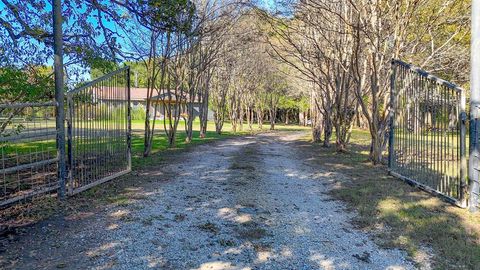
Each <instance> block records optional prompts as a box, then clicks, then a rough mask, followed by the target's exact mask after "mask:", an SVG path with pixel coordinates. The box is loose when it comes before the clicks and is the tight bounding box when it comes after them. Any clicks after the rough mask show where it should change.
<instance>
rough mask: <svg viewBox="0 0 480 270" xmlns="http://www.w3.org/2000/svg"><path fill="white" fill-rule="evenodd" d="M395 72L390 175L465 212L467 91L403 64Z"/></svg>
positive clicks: (396, 65) (394, 62)
mask: <svg viewBox="0 0 480 270" xmlns="http://www.w3.org/2000/svg"><path fill="white" fill-rule="evenodd" d="M392 68H393V70H392V78H391V86H392V87H391V91H392V92H391V105H392V118H391V123H390V143H389V171H390V173H391V174H392V175H394V176H396V177H399V178H401V179H403V180H406V181H408V182H410V183H411V184H414V185H417V186H419V187H420V188H422V189H425V190H427V191H429V192H432V193H435V194H438V195H441V196H443V197H444V198H445V199H447V200H448V201H450V202H451V203H454V204H457V205H459V206H462V207H464V206H465V205H466V187H467V175H468V171H467V148H466V145H467V144H466V139H467V138H466V113H465V92H464V90H463V89H461V88H459V87H458V86H456V85H454V84H452V83H449V82H447V81H444V80H442V79H439V78H437V77H435V76H432V75H430V74H429V73H427V72H425V71H423V70H421V69H419V68H416V67H414V66H412V65H409V64H407V63H404V62H402V61H398V60H394V61H393V63H392Z"/></svg>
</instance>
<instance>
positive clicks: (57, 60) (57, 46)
mask: <svg viewBox="0 0 480 270" xmlns="http://www.w3.org/2000/svg"><path fill="white" fill-rule="evenodd" d="M53 33H54V46H53V50H54V55H55V56H54V67H55V70H54V72H55V101H56V103H57V107H56V117H55V120H56V121H55V126H56V129H57V138H56V144H57V158H58V182H59V189H58V196H59V197H60V198H64V197H65V178H66V162H65V108H64V98H65V96H64V82H63V34H62V1H61V0H54V1H53Z"/></svg>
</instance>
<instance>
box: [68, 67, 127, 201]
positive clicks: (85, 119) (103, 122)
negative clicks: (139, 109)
mask: <svg viewBox="0 0 480 270" xmlns="http://www.w3.org/2000/svg"><path fill="white" fill-rule="evenodd" d="M129 73H130V71H129V68H128V67H126V68H123V69H120V70H117V71H115V72H113V73H110V74H108V75H105V76H103V77H101V78H99V79H97V80H95V81H92V82H90V83H88V84H86V85H84V86H82V87H80V88H77V89H75V90H73V91H70V92H68V93H67V104H68V110H67V136H68V148H67V151H68V164H69V165H68V167H69V168H68V170H69V181H68V192H69V193H70V194H75V193H78V192H81V191H83V190H85V189H88V188H91V187H93V186H95V185H98V184H100V183H103V182H106V181H109V180H111V179H113V178H116V177H118V176H120V175H123V174H125V173H128V172H129V171H130V170H131V161H130V158H131V153H130V152H131V149H130V148H131V147H130V138H131V135H130V133H131V132H130V129H131V128H130V87H129V85H130V74H129Z"/></svg>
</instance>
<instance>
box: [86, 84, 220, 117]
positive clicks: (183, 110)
mask: <svg viewBox="0 0 480 270" xmlns="http://www.w3.org/2000/svg"><path fill="white" fill-rule="evenodd" d="M106 90H107V89H106V88H105V89H102V88H96V89H94V91H93V95H94V99H95V100H97V101H99V102H102V101H103V102H105V101H109V102H112V101H120V100H125V97H121V95H110V94H109V91H110V92H111V91H112V90H111V88H109V91H106ZM163 92H164V93H162V94H160V95H155V93H154V94H153V96H152V98H151V102H150V119H153V118H154V115H155V113H156V117H155V119H158V120H161V119H164V118H165V115H164V112H165V113H166V111H167V109H168V107H167V106H166V105H167V104H170V105H174V106H170V108H171V109H172V110H173V111H172V112H171V113H172V114H175V113H177V111H178V113H179V114H180V115H183V116H187V104H188V102H189V100H190V98H189V96H188V94H187V93H184V92H182V93H177V94H175V93H174V91H171V92H170V96H169V95H168V93H166V91H163ZM147 97H148V89H147V88H141V87H131V88H130V103H131V104H132V108H134V109H135V108H137V109H138V108H143V109H144V110H145V108H146V106H147ZM193 107H194V117H195V118H196V117H197V116H199V115H200V102H199V101H198V97H196V98H195V101H194V102H193ZM208 120H213V111H211V110H210V109H208Z"/></svg>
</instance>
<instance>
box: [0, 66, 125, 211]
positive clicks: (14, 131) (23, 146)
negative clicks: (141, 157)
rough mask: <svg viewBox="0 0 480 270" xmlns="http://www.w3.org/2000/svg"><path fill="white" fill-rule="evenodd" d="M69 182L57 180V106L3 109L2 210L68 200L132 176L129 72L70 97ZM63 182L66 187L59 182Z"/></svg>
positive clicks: (115, 74) (16, 105) (0, 136)
mask: <svg viewBox="0 0 480 270" xmlns="http://www.w3.org/2000/svg"><path fill="white" fill-rule="evenodd" d="M66 99H67V102H66V104H67V105H66V108H65V110H66V119H62V122H64V123H65V124H66V127H67V128H66V134H65V135H66V138H67V141H66V145H65V147H66V150H67V151H66V155H67V156H66V157H65V159H66V160H67V167H66V168H64V169H65V170H66V174H65V175H67V179H59V177H58V175H59V174H58V171H59V170H61V169H62V168H60V166H59V163H58V162H59V157H58V154H57V153H58V151H57V150H58V147H60V145H58V144H57V142H56V136H57V128H56V124H55V122H56V117H58V116H57V115H56V105H57V103H56V102H45V103H25V104H24V103H13V104H0V158H1V159H0V187H1V191H0V206H1V207H5V206H8V205H11V204H13V203H16V202H20V201H23V200H26V199H28V198H32V197H36V196H40V195H46V194H52V193H53V194H55V192H57V191H58V190H59V188H60V185H61V183H65V185H66V186H65V189H66V190H67V192H68V194H69V195H73V194H76V193H78V192H81V191H83V190H86V189H88V188H91V187H93V186H96V185H98V184H100V183H103V182H106V181H108V180H111V179H113V178H116V177H118V176H120V175H123V174H125V173H128V172H129V171H130V170H131V124H130V70H129V68H128V67H125V68H122V69H119V70H117V71H115V72H112V73H110V74H107V75H105V76H103V77H101V78H99V79H97V80H94V81H92V82H89V83H87V84H85V85H84V86H82V87H79V88H77V89H74V90H72V91H69V92H67V93H66ZM61 180H62V181H61Z"/></svg>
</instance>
